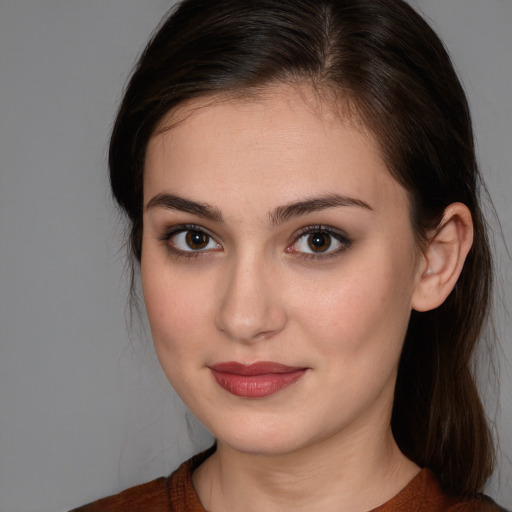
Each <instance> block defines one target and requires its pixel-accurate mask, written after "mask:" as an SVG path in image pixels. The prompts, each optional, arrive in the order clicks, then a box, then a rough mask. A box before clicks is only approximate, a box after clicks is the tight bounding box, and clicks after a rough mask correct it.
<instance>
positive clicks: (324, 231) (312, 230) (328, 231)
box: [158, 224, 352, 261]
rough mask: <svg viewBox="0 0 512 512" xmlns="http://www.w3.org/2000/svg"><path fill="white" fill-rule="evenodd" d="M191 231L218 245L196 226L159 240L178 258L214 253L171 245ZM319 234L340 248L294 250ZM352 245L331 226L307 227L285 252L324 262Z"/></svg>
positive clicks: (186, 226)
mask: <svg viewBox="0 0 512 512" xmlns="http://www.w3.org/2000/svg"><path fill="white" fill-rule="evenodd" d="M189 231H193V232H197V233H203V234H204V235H206V237H208V244H209V243H210V241H214V242H215V243H217V244H218V242H217V241H216V240H215V238H214V237H213V236H212V235H211V234H210V233H208V231H207V230H205V229H204V228H203V227H201V226H198V225H196V224H182V225H179V226H173V227H172V228H171V229H170V230H168V231H166V232H165V233H164V234H163V235H162V236H161V237H159V238H158V239H159V240H160V241H161V242H164V243H165V245H166V247H167V249H168V250H169V251H170V252H171V253H172V254H173V255H174V256H177V257H182V258H188V259H194V258H200V257H204V256H206V255H207V254H209V253H211V252H213V250H212V249H206V250H201V249H198V250H193V249H191V250H190V251H184V250H181V249H178V248H177V247H175V246H174V245H173V244H172V243H171V238H172V237H173V236H176V235H179V234H181V233H186V232H189ZM317 234H319V235H326V236H328V237H329V238H330V239H334V240H336V241H337V242H338V243H339V244H340V245H339V247H338V248H336V249H334V250H332V251H329V252H318V253H314V252H311V253H307V252H303V251H297V250H293V249H292V247H293V246H294V245H296V244H297V243H298V242H300V240H301V239H303V238H304V237H306V236H308V235H317ZM331 243H332V241H330V242H329V246H328V247H327V249H329V248H330V246H331ZM218 245H219V246H220V244H218ZM351 245H352V241H351V240H350V239H349V238H348V237H347V235H346V234H345V233H343V232H342V231H339V230H337V229H334V228H332V227H329V226H323V225H315V226H306V227H304V228H302V229H300V230H299V231H298V232H296V233H295V234H294V235H293V242H292V243H291V244H289V245H288V246H287V247H286V249H285V252H287V253H292V254H294V255H295V256H297V257H299V258H301V259H303V260H306V261H311V260H322V259H327V258H331V257H333V256H336V255H337V254H339V253H340V252H343V251H345V250H346V249H348V248H350V247H351Z"/></svg>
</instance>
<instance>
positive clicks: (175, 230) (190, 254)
mask: <svg viewBox="0 0 512 512" xmlns="http://www.w3.org/2000/svg"><path fill="white" fill-rule="evenodd" d="M187 231H198V232H200V233H204V234H205V235H206V236H208V237H209V238H210V239H211V240H213V241H214V242H215V243H216V244H217V246H219V247H220V248H222V245H221V244H220V243H219V242H218V241H217V237H216V236H215V235H213V234H212V233H211V232H210V231H209V230H208V229H206V228H205V227H203V226H199V225H197V224H178V225H175V226H172V227H171V228H169V229H167V230H165V232H164V233H163V234H162V235H161V236H159V237H158V240H160V241H161V242H164V243H165V245H166V247H167V249H168V250H169V251H170V252H171V253H172V254H173V255H175V256H182V257H186V258H197V257H201V256H206V255H208V254H211V253H212V252H217V251H218V250H219V249H198V250H193V249H191V250H190V251H187V250H182V249H179V248H178V247H176V246H175V245H174V244H172V243H171V242H170V239H171V238H172V237H173V236H175V235H178V234H180V233H184V232H187Z"/></svg>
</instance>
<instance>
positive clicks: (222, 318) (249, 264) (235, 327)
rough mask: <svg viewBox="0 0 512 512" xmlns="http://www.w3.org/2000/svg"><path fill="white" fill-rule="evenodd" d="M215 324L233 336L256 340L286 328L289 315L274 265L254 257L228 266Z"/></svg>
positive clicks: (244, 339)
mask: <svg viewBox="0 0 512 512" xmlns="http://www.w3.org/2000/svg"><path fill="white" fill-rule="evenodd" d="M223 281H224V283H222V286H221V289H222V293H221V295H220V297H219V299H220V301H219V306H218V310H217V313H216V316H215V326H216V328H217V329H219V330H220V331H222V332H223V333H224V334H225V335H227V336H228V337H229V338H230V339H232V340H234V341H238V342H242V343H252V342H256V341H258V340H262V339H268V338H271V337H273V336H275V335H276V334H278V333H279V332H281V331H282V330H283V329H284V326H285V325H286V321H287V316H286V308H285V304H284V303H283V301H282V300H281V291H282V290H280V288H282V287H280V285H279V283H280V279H279V277H278V272H277V271H276V269H275V268H274V266H272V265H269V264H265V262H264V261H263V260H262V259H261V258H260V259H258V258H256V257H250V258H245V259H244V260H240V261H238V262H235V263H234V264H233V265H230V266H229V267H228V268H226V271H225V273H224V275H223Z"/></svg>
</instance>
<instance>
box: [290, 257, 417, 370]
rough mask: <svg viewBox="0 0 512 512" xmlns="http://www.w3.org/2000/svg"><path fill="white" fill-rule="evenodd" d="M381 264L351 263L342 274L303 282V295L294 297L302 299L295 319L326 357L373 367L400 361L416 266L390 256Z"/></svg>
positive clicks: (294, 310)
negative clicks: (358, 360)
mask: <svg viewBox="0 0 512 512" xmlns="http://www.w3.org/2000/svg"><path fill="white" fill-rule="evenodd" d="M378 261H379V264H377V261H376V260H375V259H372V258H369V259H368V260H367V261H362V260H361V259H358V260H357V261H355V260H354V261H348V262H347V265H346V267H344V268H342V269H341V270H340V271H339V273H338V274H337V275H329V276H325V277H322V278H318V277H317V278H316V279H315V280H312V282H306V283H303V286H302V288H303V290H302V294H301V290H295V291H291V292H290V296H291V297H293V296H295V297H302V298H299V299H296V300H295V301H294V305H293V308H291V310H290V311H291V316H294V317H295V319H296V320H297V323H299V324H300V325H301V329H302V330H304V331H306V332H307V337H308V338H310V339H312V340H314V341H315V343H316V344H317V346H318V347H321V350H322V351H323V352H325V353H326V354H327V355H330V356H332V357H335V356H336V357H341V358H342V359H347V360H349V359H351V360H354V358H357V357H360V358H361V359H362V360H363V359H366V360H367V361H368V362H370V361H375V360H378V359H379V358H382V357H388V355H392V356H393V357H395V358H396V357H398V355H399V353H400V351H401V346H402V343H403V339H404V337H405V333H406V330H407V325H408V321H409V316H410V310H411V308H410V301H411V296H412V289H413V286H412V278H411V277H410V276H412V263H413V262H412V260H410V259H408V258H403V259H402V260H400V261H396V260H395V261H393V258H391V257H386V254H385V253H383V254H381V255H380V256H379V258H378ZM408 269H411V274H408ZM304 290H307V293H304ZM369 364H370V363H369Z"/></svg>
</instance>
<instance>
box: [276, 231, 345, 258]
mask: <svg viewBox="0 0 512 512" xmlns="http://www.w3.org/2000/svg"><path fill="white" fill-rule="evenodd" d="M317 234H319V235H327V236H328V237H330V238H331V239H334V240H336V241H337V242H338V243H339V244H340V245H339V247H338V248H336V249H334V250H332V251H329V252H318V253H313V252H311V253H306V252H301V251H294V250H292V249H291V248H290V247H291V246H293V245H295V244H297V243H298V242H299V241H300V240H301V239H302V238H304V237H307V236H308V235H317ZM331 243H332V242H330V244H329V246H328V248H327V249H329V247H330V245H331ZM351 246H352V240H350V239H349V238H348V237H347V235H346V234H345V233H344V232H342V231H339V230H338V229H335V228H332V227H330V226H323V225H320V224H318V225H316V226H306V227H304V228H302V229H300V230H299V231H298V232H297V233H295V234H294V240H293V242H292V243H291V244H290V245H289V246H288V247H287V248H286V252H288V253H295V254H296V256H297V257H299V258H302V259H303V260H306V261H311V260H322V259H327V258H331V257H334V256H337V255H338V254H339V253H341V252H343V251H345V250H347V249H349V248H350V247H351Z"/></svg>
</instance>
